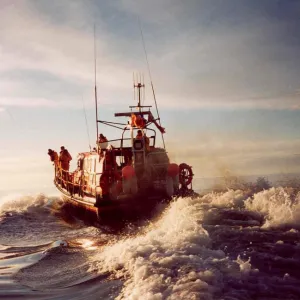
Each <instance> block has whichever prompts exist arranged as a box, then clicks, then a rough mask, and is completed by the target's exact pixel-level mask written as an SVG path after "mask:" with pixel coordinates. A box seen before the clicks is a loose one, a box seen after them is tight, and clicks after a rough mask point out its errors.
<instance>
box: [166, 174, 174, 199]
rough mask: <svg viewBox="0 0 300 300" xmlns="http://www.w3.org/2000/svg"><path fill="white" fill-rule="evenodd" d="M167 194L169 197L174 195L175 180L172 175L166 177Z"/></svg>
mask: <svg viewBox="0 0 300 300" xmlns="http://www.w3.org/2000/svg"><path fill="white" fill-rule="evenodd" d="M166 194H167V196H168V197H173V195H174V182H173V178H172V177H171V176H167V178H166Z"/></svg>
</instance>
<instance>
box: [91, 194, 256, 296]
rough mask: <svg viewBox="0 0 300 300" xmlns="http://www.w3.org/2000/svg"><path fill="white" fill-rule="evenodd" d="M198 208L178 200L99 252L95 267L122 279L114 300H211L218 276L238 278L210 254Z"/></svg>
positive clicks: (231, 265) (234, 268) (196, 202)
mask: <svg viewBox="0 0 300 300" xmlns="http://www.w3.org/2000/svg"><path fill="white" fill-rule="evenodd" d="M202 205H203V202H202V199H201V198H198V199H190V198H183V199H178V200H177V201H175V202H173V203H172V204H171V205H170V207H169V208H168V209H167V210H166V211H165V213H164V214H163V215H162V218H161V219H160V220H159V221H158V222H157V223H155V224H152V225H150V226H149V227H148V228H147V231H146V232H145V233H144V234H140V235H138V236H135V237H132V238H126V239H124V240H121V241H119V242H116V243H114V244H112V245H110V246H107V247H105V248H104V249H103V252H102V253H100V254H99V256H98V257H97V262H96V267H97V268H98V269H99V271H100V272H107V271H109V272H113V273H114V274H115V276H116V277H118V278H124V279H125V285H124V288H123V291H122V293H121V295H120V296H119V299H166V298H167V297H168V299H198V298H199V297H203V299H211V298H212V295H213V294H214V292H216V291H218V290H219V289H220V288H221V287H222V279H223V275H224V274H226V273H228V272H231V273H236V274H240V275H241V274H242V273H241V272H240V269H239V264H238V263H237V262H236V261H230V260H229V259H228V258H226V257H225V254H224V252H223V251H221V250H212V249H210V242H211V240H210V238H209V236H208V233H207V231H206V230H205V229H204V228H203V227H202V225H201V222H202V219H203V215H204V211H203V210H202V207H203V206H202ZM245 266H247V268H248V267H249V264H248V265H247V264H245ZM250 267H251V266H250ZM201 299H202V298H201Z"/></svg>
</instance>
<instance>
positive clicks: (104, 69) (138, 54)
mask: <svg viewBox="0 0 300 300" xmlns="http://www.w3.org/2000/svg"><path fill="white" fill-rule="evenodd" d="M245 3H246V2H243V3H241V2H238V1H232V2H230V3H228V2H227V3H224V2H223V1H214V3H211V2H210V1H189V2H188V3H187V4H183V3H182V2H181V1H179V0H175V1H169V0H167V1H163V2H161V1H157V0H155V5H153V3H152V2H151V5H150V4H149V2H148V1H140V2H138V3H136V1H132V0H122V1H117V2H114V3H112V4H111V3H110V4H107V3H106V4H105V3H100V4H99V3H98V2H95V1H89V2H88V3H86V2H84V1H74V2H73V1H72V2H71V3H62V2H58V1H54V2H51V5H49V4H47V2H34V1H15V2H12V4H10V3H9V2H7V3H6V5H4V6H3V7H2V9H1V11H0V25H1V26H0V35H1V40H0V55H1V59H2V63H1V66H0V79H1V82H3V83H2V84H1V86H0V89H1V92H2V91H3V92H2V93H1V97H3V98H4V99H10V98H15V99H19V100H15V103H19V104H20V105H22V103H23V104H24V103H28V101H27V100H28V99H35V100H34V102H33V103H36V105H37V106H40V105H41V104H42V105H44V104H45V103H48V104H47V105H50V103H52V101H53V102H56V104H55V105H54V104H53V106H52V107H75V108H79V107H81V106H80V105H79V103H81V98H82V97H84V98H86V99H91V100H90V101H89V102H88V104H87V105H90V106H91V105H92V101H93V81H94V78H93V77H94V72H93V68H94V57H93V21H94V19H96V20H97V50H98V51H97V67H98V72H97V77H98V91H99V97H100V98H101V100H102V104H104V105H111V104H117V103H125V102H127V103H128V101H130V100H131V99H132V88H131V87H132V79H131V78H132V77H131V76H132V75H131V74H132V71H133V70H143V71H144V73H145V75H146V74H147V70H146V64H145V60H144V54H143V50H142V43H141V38H140V35H139V29H138V22H137V19H135V18H132V16H135V17H136V16H137V15H139V16H140V18H141V23H142V26H143V28H144V36H145V40H146V45H147V51H148V57H149V61H150V67H151V71H152V75H153V82H154V86H155V90H156V95H157V98H158V101H159V104H160V106H161V107H165V108H166V109H168V108H174V107H175V108H176V107H177V108H179V109H182V108H187V109H190V108H220V107H221V108H240V109H253V108H255V109H256V108H262V109H299V105H298V98H297V97H298V94H297V93H298V91H299V82H298V80H297V78H299V75H300V74H299V73H300V71H299V70H300V68H299V67H300V66H299V63H298V59H297V53H298V52H299V50H300V49H299V48H300V47H299V44H298V43H296V42H295V40H292V37H289V35H288V34H286V28H291V27H290V24H291V23H292V22H293V21H294V19H291V20H290V23H289V21H288V20H286V19H279V20H278V19H277V20H276V19H274V18H273V15H272V13H271V12H272V9H273V10H274V6H272V5H271V4H268V6H265V7H263V8H262V9H264V10H265V12H264V13H266V12H267V13H269V15H268V14H266V15H265V17H263V16H264V15H263V12H261V11H260V10H259V8H260V7H261V6H260V4H259V3H258V2H255V3H256V6H254V5H250V4H245ZM287 6H288V4H287ZM234 7H235V9H236V13H233V11H232V9H233V8H234ZM105 12H107V13H106V14H105ZM108 12H109V13H108ZM108 15H109V17H108ZM235 22H236V23H235ZM21 28H26V30H21ZM283 38H284V40H285V42H284V43H282V42H281V41H282V39H283ZM29 71H30V72H31V74H29ZM16 72H19V75H18V76H17V75H16ZM20 74H23V77H22V76H21V75H20ZM49 75H50V76H52V77H53V78H55V80H56V81H54V80H49V78H47V76H49ZM28 78H31V81H29V79H28ZM146 83H147V90H146V96H147V97H146V99H147V101H149V102H150V101H151V102H152V100H151V99H152V95H151V89H150V85H149V83H150V82H149V79H147V80H146ZM22 97H24V100H21V98H22ZM38 99H39V100H38ZM41 99H46V100H42V101H41ZM49 99H51V100H49ZM52 99H54V100H52ZM5 101H6V100H5ZM45 101H46V102H45ZM47 101H50V102H47ZM43 103H44V104H43ZM47 105H46V106H47ZM51 105H52V104H51Z"/></svg>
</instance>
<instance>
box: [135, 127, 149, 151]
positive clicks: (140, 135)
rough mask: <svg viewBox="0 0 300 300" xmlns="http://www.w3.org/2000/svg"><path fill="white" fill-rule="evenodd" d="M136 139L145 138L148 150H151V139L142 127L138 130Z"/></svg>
mask: <svg viewBox="0 0 300 300" xmlns="http://www.w3.org/2000/svg"><path fill="white" fill-rule="evenodd" d="M135 139H136V140H145V146H146V150H147V151H150V140H149V138H148V137H147V136H146V134H145V133H144V134H143V132H142V130H141V129H139V130H138V131H137V135H136V137H135Z"/></svg>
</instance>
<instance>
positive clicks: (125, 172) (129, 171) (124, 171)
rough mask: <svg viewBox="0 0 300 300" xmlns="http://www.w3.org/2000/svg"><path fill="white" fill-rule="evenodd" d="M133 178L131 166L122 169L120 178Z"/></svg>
mask: <svg viewBox="0 0 300 300" xmlns="http://www.w3.org/2000/svg"><path fill="white" fill-rule="evenodd" d="M133 176H135V170H134V168H133V167H132V166H125V167H124V168H123V169H122V177H123V178H125V179H128V178H132V177H133Z"/></svg>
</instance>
